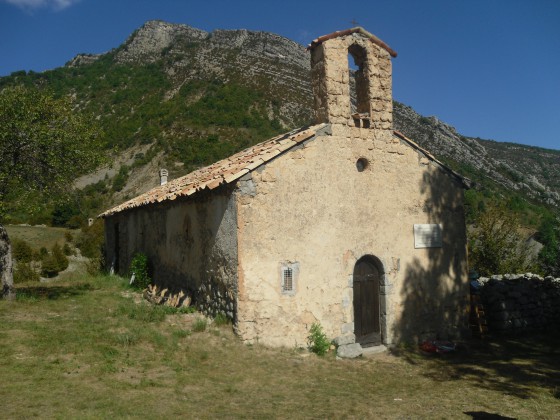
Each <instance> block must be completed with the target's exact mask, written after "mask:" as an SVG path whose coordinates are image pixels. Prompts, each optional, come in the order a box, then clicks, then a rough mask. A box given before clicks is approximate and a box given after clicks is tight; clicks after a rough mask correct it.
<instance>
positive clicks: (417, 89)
mask: <svg viewBox="0 0 560 420" xmlns="http://www.w3.org/2000/svg"><path fill="white" fill-rule="evenodd" d="M150 19H161V20H165V21H168V22H173V23H183V24H187V25H190V26H194V27H197V28H201V29H204V30H207V31H211V30H213V29H240V28H245V29H250V30H261V31H268V32H274V33H277V34H280V35H283V36H285V37H287V38H290V39H293V40H294V41H297V42H299V43H301V44H307V43H309V42H310V41H311V40H312V39H313V38H316V37H318V36H320V35H324V34H327V33H330V32H333V31H335V30H340V29H346V28H349V27H351V26H354V25H353V23H352V22H353V21H354V20H355V21H357V22H358V24H359V25H360V26H363V27H364V28H366V29H367V30H369V31H370V32H372V33H374V34H375V35H377V36H378V37H379V38H381V39H382V40H384V41H385V42H386V43H387V44H389V46H391V48H393V49H394V50H396V51H397V52H398V54H399V55H398V57H397V58H396V59H394V61H393V95H394V98H395V99H397V100H398V101H401V102H404V103H405V104H407V105H410V106H412V107H413V108H414V109H415V110H416V111H418V112H420V113H422V114H424V115H436V116H438V117H439V118H440V119H441V120H443V121H445V122H447V123H449V124H451V125H453V126H455V127H456V128H457V130H458V131H459V132H460V133H462V134H464V135H468V136H479V137H482V138H488V139H494V140H498V141H510V142H516V143H524V144H531V145H536V146H541V147H547V148H553V149H560V1H559V0H433V1H432V0H424V1H420V0H418V1H414V0H370V1H363V0H361V1H355V0H340V1H333V0H322V1H305V0H299V1H293V0H283V1H268V0H259V1H252V0H236V1H234V0H232V1H225V0H221V1H217V0H196V1H191V0H0V76H4V75H8V74H10V73H11V72H13V71H17V70H34V71H43V70H46V69H51V68H55V67H59V66H62V65H64V63H65V62H67V61H68V60H70V59H71V58H72V57H73V56H75V55H76V54H77V53H100V52H105V51H107V50H110V49H111V48H114V47H117V46H118V45H119V44H121V43H122V42H124V40H125V39H126V38H127V37H128V36H129V35H130V34H131V33H132V31H134V30H135V29H137V28H138V27H140V26H141V25H142V24H143V23H144V22H145V21H147V20H150Z"/></svg>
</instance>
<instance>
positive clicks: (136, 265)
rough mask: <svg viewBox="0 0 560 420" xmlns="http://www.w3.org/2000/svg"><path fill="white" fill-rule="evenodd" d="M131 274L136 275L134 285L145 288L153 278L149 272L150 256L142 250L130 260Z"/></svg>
mask: <svg viewBox="0 0 560 420" xmlns="http://www.w3.org/2000/svg"><path fill="white" fill-rule="evenodd" d="M129 273H130V276H132V275H134V282H133V283H132V286H133V287H136V288H138V289H145V288H146V287H148V284H150V283H151V281H152V279H151V278H150V275H149V273H148V257H147V256H146V255H145V254H142V253H141V252H139V253H137V254H135V255H134V257H133V258H132V261H131V262H130V269H129Z"/></svg>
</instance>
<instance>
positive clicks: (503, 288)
mask: <svg viewBox="0 0 560 420" xmlns="http://www.w3.org/2000/svg"><path fill="white" fill-rule="evenodd" d="M475 286H477V287H475V289H477V290H478V293H479V294H480V295H481V301H482V303H483V305H484V311H485V314H486V320H487V322H488V329H489V331H490V332H491V333H513V334H517V333H525V332H530V331H538V330H542V329H545V328H551V327H558V326H560V278H556V279H555V278H554V277H545V278H542V277H540V276H538V275H535V274H530V273H528V274H506V275H503V276H502V275H496V276H492V277H490V278H486V277H481V278H479V279H478V281H477V284H475Z"/></svg>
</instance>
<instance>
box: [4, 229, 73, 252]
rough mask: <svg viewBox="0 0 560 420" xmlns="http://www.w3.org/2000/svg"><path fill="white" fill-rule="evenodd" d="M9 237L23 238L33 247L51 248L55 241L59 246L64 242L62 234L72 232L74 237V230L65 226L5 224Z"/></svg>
mask: <svg viewBox="0 0 560 420" xmlns="http://www.w3.org/2000/svg"><path fill="white" fill-rule="evenodd" d="M5 227H6V230H7V231H8V235H9V236H10V238H12V239H14V238H17V239H23V240H24V241H27V242H29V244H30V245H31V247H32V248H33V249H40V248H41V247H43V246H44V247H45V248H47V249H51V248H52V246H53V245H54V244H55V243H57V242H58V243H59V244H60V245H61V246H62V245H63V244H64V242H66V239H65V238H64V234H65V233H66V232H72V233H73V235H74V237H75V236H76V233H75V232H78V231H77V230H76V231H72V230H69V229H66V228H57V227H48V226H20V225H7V226H5Z"/></svg>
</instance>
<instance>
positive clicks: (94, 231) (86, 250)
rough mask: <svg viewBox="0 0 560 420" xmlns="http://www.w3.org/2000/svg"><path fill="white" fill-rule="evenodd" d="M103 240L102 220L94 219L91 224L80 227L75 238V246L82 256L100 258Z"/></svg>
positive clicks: (103, 228)
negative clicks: (79, 231) (80, 229)
mask: <svg viewBox="0 0 560 420" xmlns="http://www.w3.org/2000/svg"><path fill="white" fill-rule="evenodd" d="M104 241H105V225H104V223H103V221H102V220H96V221H95V222H94V223H93V224H92V225H91V226H85V227H83V228H82V231H81V233H80V234H79V235H78V237H77V238H76V248H79V249H80V251H81V253H82V255H83V256H84V257H88V258H93V259H100V258H101V256H102V254H103V243H104Z"/></svg>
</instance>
